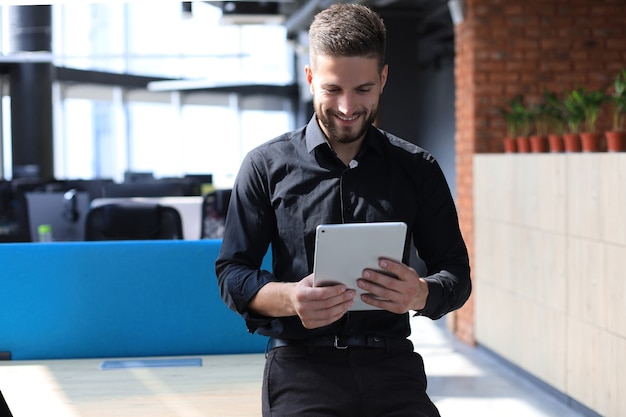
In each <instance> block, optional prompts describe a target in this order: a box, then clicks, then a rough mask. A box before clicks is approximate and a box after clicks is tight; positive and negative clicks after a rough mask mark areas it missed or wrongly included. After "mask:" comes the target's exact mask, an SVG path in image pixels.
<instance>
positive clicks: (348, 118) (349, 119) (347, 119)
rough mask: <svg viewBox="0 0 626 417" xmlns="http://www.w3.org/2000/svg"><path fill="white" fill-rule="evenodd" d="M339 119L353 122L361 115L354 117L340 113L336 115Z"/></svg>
mask: <svg viewBox="0 0 626 417" xmlns="http://www.w3.org/2000/svg"><path fill="white" fill-rule="evenodd" d="M335 116H336V117H337V118H338V119H340V120H343V121H344V122H352V121H353V120H356V119H358V118H359V115H358V114H357V115H354V116H352V117H346V116H341V115H339V114H336V115H335Z"/></svg>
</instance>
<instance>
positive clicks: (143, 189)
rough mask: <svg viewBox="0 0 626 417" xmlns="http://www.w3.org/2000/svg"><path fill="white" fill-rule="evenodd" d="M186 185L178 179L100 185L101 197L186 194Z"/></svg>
mask: <svg viewBox="0 0 626 417" xmlns="http://www.w3.org/2000/svg"><path fill="white" fill-rule="evenodd" d="M187 188H188V185H187V184H185V183H183V182H179V181H151V182H129V183H109V184H103V186H102V197H104V198H120V197H172V196H179V197H180V196H184V195H187Z"/></svg>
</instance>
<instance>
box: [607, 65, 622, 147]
mask: <svg viewBox="0 0 626 417" xmlns="http://www.w3.org/2000/svg"><path fill="white" fill-rule="evenodd" d="M613 88H614V91H613V94H612V95H610V96H609V100H610V103H611V106H612V116H613V117H612V121H613V123H612V126H611V130H610V131H608V132H606V133H605V136H606V144H607V150H608V151H609V152H620V151H626V131H625V130H624V119H625V118H626V69H623V70H622V71H620V72H619V73H618V74H617V77H616V78H615V82H614V84H613Z"/></svg>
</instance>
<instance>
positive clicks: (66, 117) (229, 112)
mask: <svg viewBox="0 0 626 417" xmlns="http://www.w3.org/2000/svg"><path fill="white" fill-rule="evenodd" d="M150 3H151V2H136V3H118V2H113V3H110V4H90V3H85V4H81V3H80V2H72V3H71V4H59V5H54V6H53V8H52V14H53V16H52V33H53V48H52V49H53V51H52V56H53V64H54V65H55V66H58V67H68V68H77V69H84V70H95V71H104V72H114V73H126V74H133V75H143V76H152V77H163V78H175V79H186V80H189V79H194V80H195V79H201V80H203V81H204V82H206V83H209V84H212V85H244V84H275V85H285V84H290V83H292V82H293V80H294V74H293V52H292V50H291V48H290V46H289V44H288V42H287V39H286V34H285V29H284V28H283V27H282V26H280V25H275V26H271V25H238V26H235V25H223V24H221V23H220V17H221V11H220V9H218V8H216V7H214V6H212V5H210V4H208V3H206V2H193V15H192V16H191V17H190V16H188V15H185V14H183V13H182V10H181V3H178V2H155V3H154V4H150ZM0 9H5V8H0ZM53 98H54V103H53V112H54V166H55V172H54V174H55V177H57V178H59V179H65V178H68V179H74V178H99V177H104V178H113V179H115V180H117V181H121V180H123V177H124V172H125V171H142V172H145V171H150V172H153V173H154V175H155V176H156V177H171V176H180V175H184V174H194V173H211V174H213V176H214V180H215V185H216V186H218V187H223V188H227V187H230V186H231V185H232V181H233V180H234V176H235V175H236V173H237V171H238V168H239V164H240V162H241V159H242V158H243V156H244V155H245V154H246V153H247V152H248V151H249V150H250V149H251V148H252V147H254V146H256V145H258V144H260V143H262V142H264V141H266V140H268V139H271V138H273V137H275V136H277V135H279V134H281V133H283V132H284V131H287V130H290V129H292V128H294V127H295V126H294V117H293V112H294V109H292V108H291V105H292V104H291V102H290V100H288V99H287V98H277V97H272V96H255V97H250V96H241V95H238V94H235V93H230V94H228V93H219V94H217V93H210V92H206V91H204V92H201V91H196V92H194V91H166V92H154V91H148V90H145V89H139V90H138V89H127V88H123V87H116V86H103V85H90V84H75V83H72V84H64V83H59V82H56V83H55V85H54V86H53ZM5 104H6V102H5ZM6 108H7V106H6V105H3V109H6ZM4 114H5V115H6V111H5V113H4ZM5 122H6V120H5ZM5 124H6V123H5ZM4 131H5V132H6V129H4ZM9 135H10V133H9ZM9 141H10V138H8V137H7V135H6V134H5V135H4V140H3V142H5V143H7V142H9ZM3 149H5V155H4V160H5V161H6V160H7V155H6V149H7V146H6V145H5V146H4V147H3ZM5 165H6V164H5ZM6 168H7V167H6V166H5V176H9V175H7V169H6Z"/></svg>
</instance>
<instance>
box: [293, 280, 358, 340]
mask: <svg viewBox="0 0 626 417" xmlns="http://www.w3.org/2000/svg"><path fill="white" fill-rule="evenodd" d="M355 296H356V291H355V290H351V289H347V288H346V286H345V285H341V284H340V285H332V286H327V287H313V274H311V275H309V276H307V277H305V278H303V279H302V280H301V281H300V282H298V283H297V284H296V287H295V291H294V292H293V293H292V297H293V298H292V303H293V306H294V309H295V311H296V314H297V315H298V316H299V317H300V320H301V321H302V325H303V326H304V327H305V328H306V329H316V328H318V327H323V326H326V325H329V324H331V323H334V322H336V321H337V320H339V319H340V318H341V317H343V315H344V314H346V312H347V311H348V309H349V308H350V307H352V305H353V304H354V297H355Z"/></svg>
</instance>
